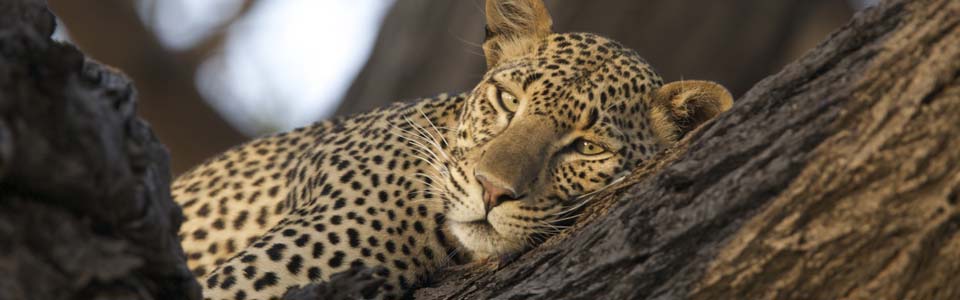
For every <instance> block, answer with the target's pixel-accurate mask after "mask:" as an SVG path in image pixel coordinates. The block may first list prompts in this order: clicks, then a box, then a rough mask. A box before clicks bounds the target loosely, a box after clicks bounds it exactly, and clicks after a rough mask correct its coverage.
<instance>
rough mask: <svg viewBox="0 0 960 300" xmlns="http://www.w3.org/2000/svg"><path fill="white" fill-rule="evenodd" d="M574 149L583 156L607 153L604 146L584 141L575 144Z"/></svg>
mask: <svg viewBox="0 0 960 300" xmlns="http://www.w3.org/2000/svg"><path fill="white" fill-rule="evenodd" d="M573 147H574V149H576V150H577V152H579V153H580V154H583V155H598V154H603V153H604V152H607V149H604V148H603V146H600V145H599V144H597V143H594V142H591V141H588V140H584V139H579V140H577V141H576V142H574V143H573Z"/></svg>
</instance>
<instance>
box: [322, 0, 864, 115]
mask: <svg viewBox="0 0 960 300" xmlns="http://www.w3.org/2000/svg"><path fill="white" fill-rule="evenodd" d="M546 2H547V5H548V6H549V8H550V12H551V14H552V15H553V17H554V24H555V26H554V28H555V30H556V31H558V32H568V31H586V32H597V33H600V34H603V35H604V36H608V37H611V38H614V39H616V40H618V41H620V42H621V43H623V44H624V45H627V46H628V47H631V48H633V49H636V50H637V51H638V52H639V53H640V55H641V56H643V57H644V58H645V59H647V60H649V61H651V62H653V64H654V66H655V67H657V69H658V70H659V71H660V73H661V75H662V76H663V77H664V79H667V81H674V80H679V79H683V78H686V79H691V78H697V79H710V80H714V81H719V82H721V83H723V84H724V85H725V86H727V87H728V88H729V89H730V90H731V92H733V94H734V95H740V94H742V93H743V92H745V91H746V90H747V89H749V88H750V87H751V86H753V84H754V83H756V82H757V81H759V80H760V79H762V78H763V77H764V76H767V75H769V74H770V73H772V72H775V71H776V70H779V69H780V68H781V67H782V66H783V65H784V64H785V63H786V62H789V61H791V60H793V59H794V58H796V56H797V55H798V54H799V53H800V51H806V50H807V49H809V48H810V47H813V45H814V43H816V42H817V41H819V40H820V39H822V38H823V36H825V35H826V34H827V33H828V32H829V30H832V29H833V28H836V27H837V26H840V24H842V23H843V22H845V21H847V20H848V19H849V17H850V15H851V11H850V8H849V7H848V6H847V5H846V4H845V1H836V0H782V1H768V0H736V1H712V2H711V1H707V2H705V1H699V0H644V1H637V0H596V1H559V0H558V1H550V0H548V1H546ZM483 24H484V20H483V4H482V1H474V0H471V1H448V0H397V2H396V4H395V5H394V7H393V8H392V9H391V10H390V12H389V13H388V14H387V16H386V18H385V19H384V23H383V25H382V27H381V29H380V36H379V37H378V39H377V42H376V45H375V46H374V50H373V52H372V54H371V56H370V59H369V60H368V62H367V64H366V65H365V66H364V68H363V69H362V70H361V71H360V74H359V75H358V76H357V78H356V79H355V81H354V83H353V85H352V86H351V87H350V89H349V90H348V92H347V94H346V95H345V96H344V98H343V102H342V104H341V106H340V108H339V109H338V110H337V114H350V113H357V112H363V111H367V110H370V109H373V108H375V107H379V106H383V105H385V104H389V103H392V102H395V101H401V100H409V99H416V98H420V97H425V96H432V95H435V94H439V93H441V92H463V91H468V90H469V89H472V88H473V87H474V85H475V84H476V83H477V82H478V81H479V80H480V77H481V76H483V73H484V70H485V69H486V66H485V61H484V58H483V54H482V53H481V49H480V43H482V42H483V26H482V25H483ZM811 36H812V38H811ZM798 48H799V49H800V51H798V50H795V49H798Z"/></svg>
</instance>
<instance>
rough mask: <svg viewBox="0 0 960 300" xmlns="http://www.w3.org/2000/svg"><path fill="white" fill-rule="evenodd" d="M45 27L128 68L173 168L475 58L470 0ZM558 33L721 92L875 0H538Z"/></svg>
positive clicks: (291, 5)
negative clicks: (610, 44) (612, 47)
mask: <svg viewBox="0 0 960 300" xmlns="http://www.w3.org/2000/svg"><path fill="white" fill-rule="evenodd" d="M48 2H49V4H50V7H51V9H53V10H54V13H56V14H57V16H58V17H59V18H60V20H59V21H60V25H61V26H60V27H59V29H58V31H57V33H56V34H55V38H57V39H60V40H63V41H65V42H69V43H74V44H76V45H77V46H78V47H80V48H81V49H82V50H83V51H85V52H86V53H87V55H89V56H90V57H92V58H93V59H96V60H98V61H101V62H103V63H106V64H108V65H112V66H114V67H116V68H118V69H120V70H122V71H123V72H125V73H126V74H127V75H128V76H130V77H132V78H133V79H134V84H135V85H136V87H137V89H138V92H139V94H138V98H139V100H140V102H139V103H140V107H139V112H140V115H141V116H143V117H144V118H145V119H146V120H147V121H148V122H150V124H151V125H152V126H153V128H154V130H155V131H156V133H157V134H158V135H159V137H160V139H161V141H163V142H164V143H165V144H166V145H167V147H169V149H170V152H171V156H172V167H173V172H174V174H179V173H181V172H183V171H186V170H188V169H189V168H190V167H191V166H194V165H197V164H199V163H201V162H202V161H203V160H205V159H207V158H209V157H211V156H213V155H215V154H216V153H218V152H221V151H223V150H226V149H227V148H229V147H231V146H234V145H237V144H240V143H242V142H243V141H245V140H249V139H250V138H252V137H255V136H259V135H264V134H269V133H273V132H277V131H282V130H289V129H292V128H295V127H299V126H304V125H307V124H310V123H312V122H315V121H318V120H322V119H324V118H329V117H331V116H334V115H344V114H351V113H356V112H362V111H366V110H369V109H371V108H373V107H377V106H382V105H385V104H389V103H392V102H396V101H408V100H413V99H416V98H419V97H428V96H432V95H435V94H439V93H442V92H454V93H456V92H462V91H466V90H469V89H470V88H472V86H473V85H474V84H475V83H476V82H477V81H478V79H479V78H480V77H481V76H482V74H483V72H484V58H483V55H482V50H481V48H480V44H481V43H482V40H483V23H484V22H483V1H482V0H270V1H265V0H48ZM545 2H546V3H547V6H548V7H549V9H550V11H551V14H552V15H553V17H554V29H555V31H558V32H565V31H585V32H596V33H600V34H602V35H605V36H608V37H612V38H614V39H616V40H619V41H621V42H622V43H624V44H626V45H627V46H629V47H631V48H634V49H636V50H637V51H638V52H639V53H640V54H641V55H642V56H644V57H645V58H646V59H647V60H648V61H650V62H651V63H652V64H653V65H654V67H656V68H657V70H658V71H659V72H660V73H661V75H663V77H664V79H665V80H666V81H673V80H679V79H708V80H714V81H718V82H720V83H722V84H724V85H726V86H727V87H728V88H729V89H730V90H731V92H733V93H734V96H735V97H739V96H740V95H742V94H743V93H744V92H746V91H747V90H748V89H749V88H750V87H751V86H753V84H755V83H756V82H758V81H759V80H761V79H763V78H764V77H766V76H768V75H770V74H773V73H774V72H777V71H778V70H779V69H781V68H782V67H783V66H784V65H786V64H787V63H789V62H790V61H792V60H794V59H796V58H797V57H799V56H800V55H802V54H803V53H804V52H805V51H807V50H809V49H811V48H813V47H814V46H816V44H817V43H818V42H819V41H820V40H822V39H824V38H825V37H826V36H827V35H828V34H829V33H830V32H832V31H833V30H834V29H836V28H838V27H840V26H842V25H843V24H844V23H845V22H846V21H847V20H848V19H849V18H850V17H851V16H852V15H853V13H854V12H855V11H856V10H858V9H862V8H864V7H867V6H870V5H873V4H874V2H875V1H873V0H846V1H844V0H721V1H701V0H592V1H575V0H562V1H561V0H545Z"/></svg>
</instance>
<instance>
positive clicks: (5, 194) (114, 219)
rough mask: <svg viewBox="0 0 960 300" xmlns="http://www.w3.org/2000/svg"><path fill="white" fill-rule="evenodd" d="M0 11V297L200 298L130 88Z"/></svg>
mask: <svg viewBox="0 0 960 300" xmlns="http://www.w3.org/2000/svg"><path fill="white" fill-rule="evenodd" d="M53 29H54V18H53V15H51V14H50V13H49V12H48V11H47V9H46V6H45V4H44V1H42V0H18V1H3V2H0V299H4V300H18V299H31V300H34V299H200V287H199V285H198V284H197V283H196V280H195V279H194V278H193V276H192V274H191V273H190V272H189V271H188V270H187V267H186V264H185V261H184V257H183V250H182V249H181V248H180V244H179V240H178V239H177V236H176V231H177V228H178V227H179V226H180V221H181V219H182V218H183V217H182V215H181V213H180V209H179V207H177V206H176V204H174V203H173V200H172V199H171V198H170V191H169V184H170V171H169V164H168V160H169V159H168V156H167V153H166V150H165V149H164V147H163V145H161V144H160V143H159V142H158V141H157V139H156V137H154V135H153V132H152V131H151V130H150V128H149V127H148V126H147V125H146V124H145V123H144V122H143V121H142V120H140V119H139V118H137V117H136V115H135V111H136V109H135V107H136V103H135V101H134V94H135V93H134V90H133V87H132V85H131V83H130V81H129V80H128V79H126V78H124V77H123V76H122V75H119V74H118V73H117V72H115V71H113V70H110V69H108V68H106V67H104V66H102V65H100V64H97V63H95V62H92V61H88V60H86V59H85V58H84V56H83V55H82V54H81V53H80V52H79V51H77V49H76V48H74V47H73V46H70V45H65V44H59V43H56V42H53V41H52V40H50V38H49V37H50V35H51V34H52V33H53Z"/></svg>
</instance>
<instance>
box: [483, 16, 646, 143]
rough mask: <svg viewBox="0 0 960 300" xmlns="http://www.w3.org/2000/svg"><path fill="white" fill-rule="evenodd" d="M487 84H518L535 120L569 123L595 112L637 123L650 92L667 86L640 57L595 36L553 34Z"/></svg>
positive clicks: (507, 63) (492, 73) (494, 72)
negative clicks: (541, 117)
mask: <svg viewBox="0 0 960 300" xmlns="http://www.w3.org/2000/svg"><path fill="white" fill-rule="evenodd" d="M486 80H489V81H491V82H493V81H499V82H502V81H510V82H514V83H517V84H518V86H519V88H520V89H521V90H524V91H530V92H531V94H530V101H531V103H530V110H531V113H532V114H539V115H552V116H558V115H559V116H562V117H564V118H560V120H568V121H574V120H578V119H580V118H583V117H584V116H589V115H590V113H591V111H593V110H596V111H597V112H598V113H599V114H601V115H604V116H607V117H612V118H617V117H624V118H633V117H636V116H637V115H638V114H643V113H645V111H646V109H647V107H646V105H647V104H648V102H649V94H650V92H652V91H654V90H656V89H657V88H659V87H660V86H661V85H662V84H663V81H662V79H661V77H660V76H659V75H658V74H657V73H656V71H654V69H653V67H652V66H651V65H650V64H648V63H647V62H646V61H645V60H644V59H643V58H641V57H640V56H639V55H638V54H637V53H636V51H634V50H632V49H630V48H627V47H625V46H623V45H622V44H620V43H618V42H616V41H614V40H612V39H609V38H606V37H603V36H599V35H595V34H590V33H557V34H551V35H549V36H548V37H547V38H545V39H544V40H543V41H541V43H540V44H539V45H538V46H537V49H536V50H535V51H533V52H531V53H530V54H529V55H525V56H522V57H518V58H515V59H512V60H509V61H505V62H504V63H502V64H500V65H499V66H497V67H496V68H494V69H492V70H491V71H490V72H488V73H487V78H486ZM560 123H567V122H560ZM556 125H559V126H561V127H564V126H565V125H567V124H556Z"/></svg>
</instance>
